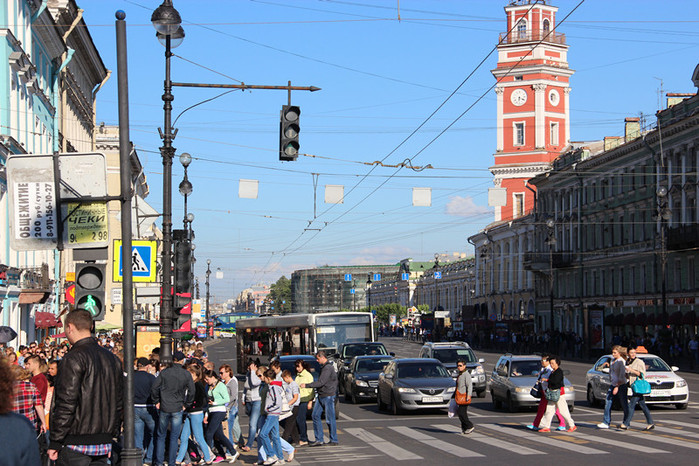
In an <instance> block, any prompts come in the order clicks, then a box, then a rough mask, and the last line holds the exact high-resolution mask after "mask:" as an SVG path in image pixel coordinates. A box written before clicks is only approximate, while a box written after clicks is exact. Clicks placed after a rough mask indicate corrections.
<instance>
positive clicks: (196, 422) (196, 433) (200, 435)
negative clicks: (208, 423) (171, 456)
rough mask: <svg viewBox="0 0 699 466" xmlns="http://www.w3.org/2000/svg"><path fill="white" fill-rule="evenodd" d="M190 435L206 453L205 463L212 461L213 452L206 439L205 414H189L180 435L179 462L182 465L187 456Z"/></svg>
mask: <svg viewBox="0 0 699 466" xmlns="http://www.w3.org/2000/svg"><path fill="white" fill-rule="evenodd" d="M190 434H191V435H192V436H193V437H194V440H195V441H196V442H197V445H199V448H201V451H202V452H203V453H204V461H206V462H207V463H208V462H209V461H211V460H212V458H211V450H210V449H209V446H208V445H207V444H206V439H205V438H204V413H203V412H199V413H187V417H186V418H185V420H184V424H183V425H182V433H181V434H180V449H179V450H178V451H177V462H178V463H181V462H182V461H183V460H184V457H185V456H186V455H187V446H188V444H189V436H190Z"/></svg>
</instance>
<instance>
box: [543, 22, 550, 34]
mask: <svg viewBox="0 0 699 466" xmlns="http://www.w3.org/2000/svg"><path fill="white" fill-rule="evenodd" d="M543 29H544V35H546V34H548V32H549V30H550V29H551V23H550V22H549V20H548V19H545V20H544V27H543Z"/></svg>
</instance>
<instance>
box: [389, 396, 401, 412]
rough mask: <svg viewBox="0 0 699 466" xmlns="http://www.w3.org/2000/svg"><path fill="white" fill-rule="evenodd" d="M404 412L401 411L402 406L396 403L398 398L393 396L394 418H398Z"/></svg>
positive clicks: (392, 408) (392, 410)
mask: <svg viewBox="0 0 699 466" xmlns="http://www.w3.org/2000/svg"><path fill="white" fill-rule="evenodd" d="M402 412H403V410H402V409H400V406H398V402H397V401H396V397H395V396H394V395H391V413H393V415H394V416H398V415H399V414H401V413H402Z"/></svg>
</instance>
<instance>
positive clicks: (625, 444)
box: [573, 432, 670, 453]
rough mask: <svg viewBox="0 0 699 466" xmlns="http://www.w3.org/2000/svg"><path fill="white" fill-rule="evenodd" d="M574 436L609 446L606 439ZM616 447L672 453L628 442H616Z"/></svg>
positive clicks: (591, 436) (646, 451) (580, 435)
mask: <svg viewBox="0 0 699 466" xmlns="http://www.w3.org/2000/svg"><path fill="white" fill-rule="evenodd" d="M573 435H574V436H575V438H580V439H583V440H588V441H590V442H599V443H603V444H605V445H608V444H609V439H608V438H606V437H597V436H595V435H589V434H583V433H580V432H576V433H575V434H573ZM614 447H615V448H627V449H629V450H633V451H640V452H642V453H670V452H669V451H665V450H658V449H657V448H651V447H647V446H645V445H638V444H634V443H628V442H614Z"/></svg>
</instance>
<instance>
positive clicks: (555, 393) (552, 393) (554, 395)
mask: <svg viewBox="0 0 699 466" xmlns="http://www.w3.org/2000/svg"><path fill="white" fill-rule="evenodd" d="M544 396H545V397H546V399H547V400H548V401H553V402H554V403H555V402H557V401H558V400H560V399H561V391H560V390H559V389H555V390H551V389H550V388H547V389H546V392H545V393H544Z"/></svg>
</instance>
